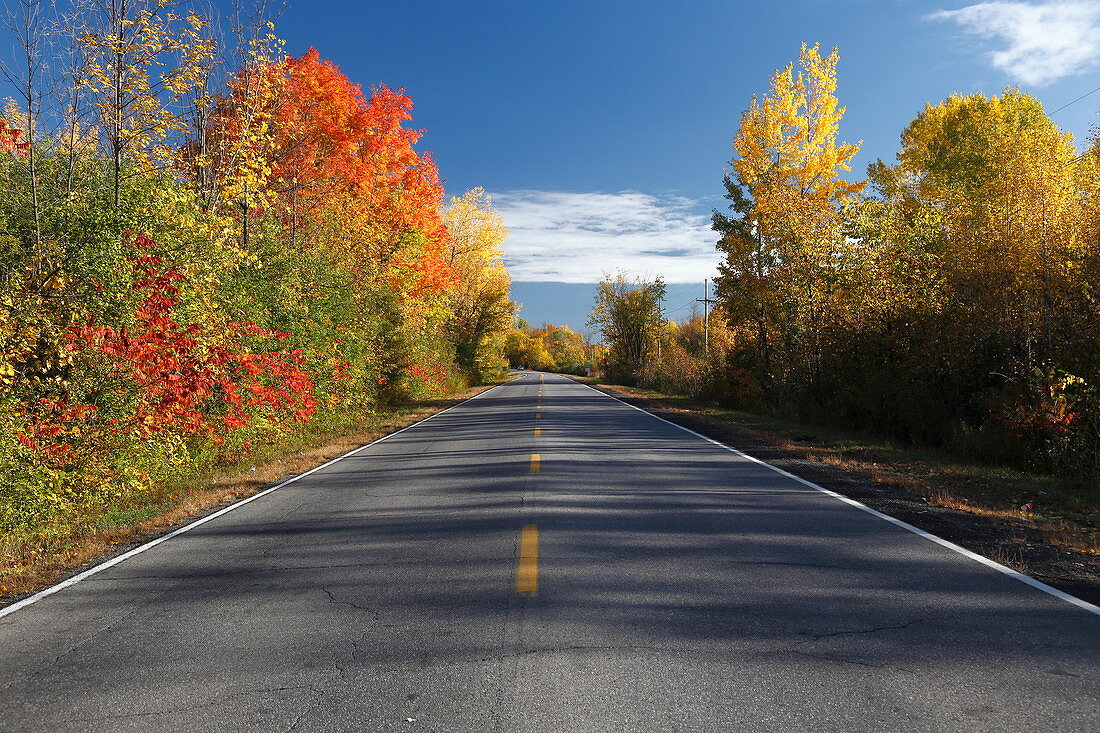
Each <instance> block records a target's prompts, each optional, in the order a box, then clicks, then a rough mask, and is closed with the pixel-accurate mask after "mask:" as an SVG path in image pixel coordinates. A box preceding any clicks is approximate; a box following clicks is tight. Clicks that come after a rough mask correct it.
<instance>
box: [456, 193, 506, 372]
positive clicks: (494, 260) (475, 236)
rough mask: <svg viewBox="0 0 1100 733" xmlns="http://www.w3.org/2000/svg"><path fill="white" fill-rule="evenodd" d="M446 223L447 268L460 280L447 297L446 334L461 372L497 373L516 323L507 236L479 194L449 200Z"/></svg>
mask: <svg viewBox="0 0 1100 733" xmlns="http://www.w3.org/2000/svg"><path fill="white" fill-rule="evenodd" d="M443 222H444V224H445V225H446V226H447V229H448V231H449V233H450V245H449V248H450V253H449V256H448V263H449V264H450V266H451V267H452V268H454V270H455V272H456V274H457V276H458V278H460V280H459V284H458V285H457V287H455V288H454V289H453V290H451V291H449V292H448V293H447V295H446V298H447V309H448V311H449V316H448V319H447V324H446V329H447V334H448V337H449V338H450V340H451V343H453V344H454V347H455V355H456V358H457V361H458V364H459V366H460V367H462V368H463V369H465V370H466V371H467V372H469V373H471V374H474V375H478V376H480V375H482V374H483V373H485V372H488V371H490V370H492V369H495V368H499V363H495V362H499V359H500V351H501V346H502V343H503V339H504V336H505V334H506V333H507V332H508V330H509V327H510V326H511V325H512V321H513V319H514V313H515V303H513V302H512V301H511V298H510V294H509V286H510V284H511V281H510V279H509V277H508V270H507V269H506V268H505V267H504V259H503V258H504V252H503V250H502V249H501V247H502V246H503V245H504V240H505V239H506V238H507V237H508V230H507V228H505V226H504V217H502V216H501V215H500V214H499V213H497V212H496V211H494V210H493V207H492V201H491V200H490V199H489V197H488V196H487V195H486V194H485V191H484V189H481V188H475V189H473V190H471V191H468V192H467V193H466V194H464V195H463V196H462V197H461V198H454V199H451V204H450V206H449V207H448V208H447V212H446V214H445V215H444V217H443Z"/></svg>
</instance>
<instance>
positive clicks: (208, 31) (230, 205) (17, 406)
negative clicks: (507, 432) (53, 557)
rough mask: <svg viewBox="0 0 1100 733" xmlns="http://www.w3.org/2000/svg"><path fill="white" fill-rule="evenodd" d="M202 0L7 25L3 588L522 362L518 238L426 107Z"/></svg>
mask: <svg viewBox="0 0 1100 733" xmlns="http://www.w3.org/2000/svg"><path fill="white" fill-rule="evenodd" d="M191 7H192V6H190V5H189V4H187V3H182V2H175V1H174V0H132V1H130V2H127V3H84V4H77V6H76V9H75V12H74V13H73V14H72V15H64V16H62V15H56V14H52V12H53V11H52V6H51V5H50V4H48V3H45V2H35V1H34V0H27V1H26V2H22V3H17V4H15V5H14V6H13V12H12V13H11V14H10V15H9V17H8V26H9V30H10V31H11V32H12V33H13V34H14V35H15V37H16V38H17V40H18V42H19V44H20V46H21V48H22V51H23V52H22V53H21V55H19V57H18V63H16V64H13V65H8V66H5V67H4V68H3V72H4V73H5V74H6V75H7V77H8V79H9V81H10V82H11V83H12V85H13V86H14V87H15V88H16V89H17V90H18V91H19V95H20V96H19V98H18V99H16V100H13V101H11V102H10V103H9V104H8V106H7V108H6V110H5V111H4V114H3V118H2V119H0V565H2V566H3V572H4V573H6V577H8V578H9V579H10V578H12V577H16V576H18V575H19V573H20V572H22V571H23V570H24V569H26V568H27V567H30V565H33V563H34V562H35V561H34V558H35V557H37V556H40V555H41V554H43V553H60V552H70V551H71V552H75V553H76V555H78V556H80V557H85V556H86V555H87V553H86V552H84V551H83V550H80V549H79V548H75V549H74V543H79V541H80V538H81V537H87V536H90V534H94V533H95V532H97V531H99V530H97V529H96V528H97V527H98V528H100V529H102V528H111V527H123V526H125V525H127V524H133V523H140V522H144V521H148V520H150V518H151V517H154V516H155V515H157V514H158V513H161V512H164V511H169V509H170V507H171V506H176V505H177V504H178V503H179V501H180V497H181V496H182V494H181V492H185V491H190V490H196V489H197V488H198V486H199V484H201V482H202V481H203V480H204V477H209V476H211V475H212V472H215V471H217V470H219V467H227V466H228V467H232V466H244V465H245V464H248V465H249V466H251V465H254V464H255V463H257V462H260V461H262V460H263V459H264V458H265V457H266V458H274V457H277V456H280V455H283V454H286V453H288V452H295V451H298V450H300V449H302V448H303V446H306V447H308V446H314V445H317V444H320V443H323V442H324V441H326V440H330V439H332V438H334V437H335V436H337V435H340V434H343V433H358V432H363V431H364V430H366V429H367V428H369V427H370V426H373V425H378V424H382V423H384V422H386V420H388V419H389V418H390V417H391V416H392V413H393V412H394V410H395V409H400V410H406V408H403V407H400V406H404V405H410V404H412V405H415V404H416V403H418V402H421V401H425V400H428V401H431V400H438V399H440V398H442V397H444V396H445V395H448V394H451V393H454V392H456V391H460V390H463V389H465V388H467V387H468V386H469V385H472V384H479V383H483V382H486V381H490V380H493V379H496V378H498V377H499V375H500V374H501V373H502V370H503V368H504V366H505V364H506V361H505V359H504V357H503V350H504V345H505V338H506V336H507V334H508V331H509V329H510V328H511V327H512V325H513V320H514V315H513V312H514V306H513V304H512V302H511V300H510V295H509V288H510V282H509V278H508V274H507V271H506V270H505V269H504V265H503V262H502V254H501V251H500V248H501V245H502V243H503V241H504V239H505V237H506V236H507V230H506V229H505V228H504V225H503V222H502V219H501V217H500V216H499V215H498V214H497V213H496V212H495V211H494V210H493V209H492V205H491V202H490V201H489V199H488V197H487V196H486V195H485V194H484V192H483V191H481V190H480V189H475V190H473V191H471V192H469V193H467V194H466V195H464V196H462V197H460V198H456V199H453V200H451V201H450V202H449V203H446V202H444V200H443V197H444V193H443V188H442V186H441V184H440V178H439V173H438V171H437V169H436V166H435V164H434V162H433V161H432V158H431V156H430V154H427V153H423V152H420V151H419V150H418V149H417V148H416V144H417V143H418V141H419V139H420V138H421V136H422V134H423V133H422V131H418V130H415V129H412V128H410V127H409V122H410V120H411V119H412V109H413V104H412V100H411V99H410V98H409V96H408V95H407V94H405V93H404V92H403V91H402V90H394V89H390V88H388V87H385V86H378V87H375V88H372V89H370V90H369V92H367V93H364V92H363V91H362V90H361V88H360V87H359V86H358V85H356V84H354V83H352V81H351V80H349V79H348V78H347V77H345V76H344V75H343V74H342V73H341V72H340V70H339V69H338V68H337V67H336V66H335V65H334V64H332V63H331V62H329V61H326V60H324V59H323V58H322V57H321V55H320V54H319V53H318V52H317V51H316V50H313V49H310V50H308V51H307V52H306V53H304V54H302V55H301V56H290V55H287V54H286V52H285V51H284V48H283V43H282V41H281V40H280V39H279V38H278V36H277V35H276V32H275V27H274V25H273V23H271V22H270V21H269V19H267V18H266V17H264V15H263V13H262V12H261V11H262V3H261V4H260V5H258V6H257V7H258V8H259V10H255V9H253V10H249V9H246V8H242V7H238V8H237V10H236V11H235V12H234V13H233V14H232V15H231V16H230V17H227V18H224V19H222V20H223V23H222V25H223V26H224V28H227V29H229V31H228V32H227V33H221V32H219V31H218V29H217V28H216V27H215V24H212V23H211V21H210V19H208V18H206V17H203V16H202V15H200V14H198V13H196V12H193V11H192V10H191ZM406 411H407V410H406ZM5 585H8V586H13V585H18V583H12V582H9V583H5ZM2 590H3V589H2V588H0V591H2Z"/></svg>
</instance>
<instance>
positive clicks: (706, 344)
mask: <svg viewBox="0 0 1100 733" xmlns="http://www.w3.org/2000/svg"><path fill="white" fill-rule="evenodd" d="M695 301H696V302H697V303H702V304H703V353H704V354H707V355H709V354H710V308H709V306H710V304H711V303H717V302H718V301H717V300H711V298H710V280H709V279H704V280H703V297H702V298H696V299H695Z"/></svg>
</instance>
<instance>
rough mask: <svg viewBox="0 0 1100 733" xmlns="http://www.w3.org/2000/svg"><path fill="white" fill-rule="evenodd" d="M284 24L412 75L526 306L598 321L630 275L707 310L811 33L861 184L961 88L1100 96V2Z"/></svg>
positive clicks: (333, 10) (359, 61)
mask: <svg viewBox="0 0 1100 733" xmlns="http://www.w3.org/2000/svg"><path fill="white" fill-rule="evenodd" d="M211 1H212V2H214V3H215V5H220V6H222V7H225V6H227V5H228V0H211ZM247 1H248V0H246V2H247ZM276 2H277V0H273V4H275V3H276ZM196 4H197V5H202V4H203V3H202V2H201V1H200V2H197V3H196ZM277 32H278V33H279V34H280V35H281V36H283V37H284V38H286V40H287V51H288V52H290V53H293V54H301V53H302V52H304V51H305V50H306V49H307V48H309V47H310V46H313V47H316V48H317V49H318V50H319V51H320V52H321V54H322V56H324V57H326V58H329V59H331V60H332V61H333V62H335V63H336V64H337V65H339V66H340V67H341V68H342V69H343V70H344V72H345V73H346V74H347V75H348V77H349V78H351V80H352V81H354V82H357V83H359V84H361V85H362V86H363V87H364V88H366V87H369V86H370V85H372V84H376V83H385V84H388V85H390V86H392V87H405V88H406V89H407V90H408V92H409V93H410V94H411V95H412V97H413V100H414V102H415V104H416V110H415V120H414V126H416V127H420V128H424V129H425V130H426V131H427V133H426V135H425V136H424V138H423V140H422V142H421V146H420V147H421V149H424V150H431V151H432V152H433V153H434V154H435V156H436V160H437V162H438V163H439V166H440V169H441V172H442V175H443V177H444V179H445V181H446V185H447V190H448V193H449V194H450V195H461V194H462V193H463V192H464V191H466V190H468V189H469V188H472V187H475V186H481V187H484V188H485V189H486V190H488V191H489V192H490V193H491V194H492V195H493V200H494V202H495V204H496V206H497V208H498V210H499V211H501V213H503V214H504V217H505V220H506V222H507V224H508V226H509V228H510V229H511V232H512V235H511V237H510V239H509V241H508V244H507V246H506V261H507V262H508V265H509V268H510V270H511V272H512V276H513V281H514V289H513V293H514V296H515V299H516V300H518V301H520V302H522V303H523V313H522V315H523V316H524V317H525V318H527V319H528V320H529V321H531V322H532V323H535V324H538V323H541V322H543V321H550V322H554V323H561V324H566V325H569V326H571V327H573V328H575V329H577V330H585V329H584V324H585V320H586V316H587V312H588V310H589V307H590V304H591V294H592V290H593V287H592V286H593V284H594V283H595V282H596V281H597V280H599V279H600V277H601V276H602V275H603V274H604V273H605V272H610V271H614V270H616V269H620V268H622V269H626V270H629V271H631V272H634V273H636V274H638V275H641V276H643V277H653V276H657V275H660V276H663V277H664V278H665V279H666V281H667V282H668V283H669V285H670V287H669V292H670V294H671V297H670V299H669V303H668V310H669V314H670V315H671V316H673V317H676V318H679V317H683V316H685V315H687V314H688V313H689V312H690V304H691V303H692V298H694V297H699V296H701V295H702V282H701V281H702V280H703V278H706V277H711V276H713V274H714V272H715V266H716V264H717V261H718V256H717V253H716V252H715V250H714V239H715V236H714V234H713V232H711V231H710V228H709V218H710V211H711V210H712V209H713V208H715V207H723V206H724V203H725V202H724V201H723V200H722V198H721V194H722V186H721V179H722V174H723V171H724V170H725V169H726V167H727V163H728V161H729V158H730V156H731V145H732V138H733V135H734V132H735V131H736V129H737V125H738V120H739V117H740V115H741V112H742V111H743V110H744V109H745V108H746V107H747V106H748V105H749V103H750V100H751V98H752V95H753V94H757V93H763V92H765V91H766V90H767V88H768V83H769V77H770V75H771V74H772V73H773V71H774V70H775V69H776V68H779V67H782V66H785V65H786V64H787V63H789V62H790V61H792V60H794V59H795V58H796V57H797V56H798V52H799V46H800V44H801V43H802V42H808V43H815V42H819V43H820V44H821V45H822V47H823V48H824V49H825V50H828V49H830V48H832V47H833V46H837V47H839V49H840V54H841V63H840V68H839V89H838V94H839V97H840V99H841V102H842V104H843V105H845V106H846V107H847V110H848V111H847V115H846V117H845V119H844V122H843V123H842V126H841V137H842V139H843V140H845V141H848V142H856V141H860V140H862V141H863V147H862V151H861V152H860V154H859V156H858V157H857V158H856V160H855V164H854V171H853V173H852V174H851V175H852V176H856V177H858V176H862V174H863V171H864V170H865V168H866V166H867V164H868V163H869V162H872V161H874V160H875V159H876V158H883V159H885V160H887V161H890V160H892V159H893V156H894V154H895V152H896V150H897V146H898V141H899V136H900V133H901V131H902V130H903V128H904V127H905V126H906V124H907V123H909V122H910V121H911V120H912V119H913V118H914V117H915V116H916V115H917V114H918V113H919V112H920V110H921V108H922V107H923V106H924V104H925V103H927V102H937V101H939V100H942V99H943V98H945V97H946V96H948V95H949V94H951V93H952V92H961V93H969V92H975V91H978V92H984V93H987V94H996V93H999V92H1000V91H1001V90H1003V89H1004V88H1005V87H1006V86H1009V85H1019V86H1020V87H1021V88H1022V89H1023V90H1025V91H1028V92H1031V93H1034V94H1036V95H1037V96H1038V97H1039V98H1040V99H1042V100H1043V102H1044V103H1045V104H1046V105H1047V109H1048V110H1058V108H1060V107H1062V106H1063V105H1066V104H1068V103H1071V102H1073V101H1074V100H1075V99H1076V98H1078V97H1080V96H1082V95H1085V94H1087V93H1088V92H1090V91H1093V90H1096V89H1097V87H1100V0H996V1H992V2H973V0H971V1H970V2H967V1H965V0H964V1H960V0H786V1H784V0H773V2H770V3H762V2H749V1H748V0H678V1H677V2H656V1H653V0H583V1H579V0H469V1H468V2H463V3H459V2H454V0H387V1H386V2H353V1H349V0H289V3H288V5H287V7H286V9H285V10H284V11H283V13H282V15H281V17H280V18H279V19H278V22H277ZM1098 110H1100V91H1096V93H1094V94H1092V95H1091V96H1088V97H1086V98H1085V99H1082V100H1081V101H1078V102H1075V103H1073V104H1070V106H1068V107H1066V108H1065V109H1062V110H1059V111H1056V112H1054V118H1055V120H1056V122H1057V123H1058V124H1060V125H1061V126H1062V127H1063V128H1065V129H1067V130H1069V131H1071V132H1072V133H1074V135H1075V136H1077V138H1078V139H1079V140H1083V139H1084V138H1085V137H1086V136H1087V134H1088V131H1089V130H1090V129H1091V128H1093V127H1095V126H1096V125H1097V124H1098V123H1100V116H1098ZM563 283H567V284H568V286H567V285H565V284H563Z"/></svg>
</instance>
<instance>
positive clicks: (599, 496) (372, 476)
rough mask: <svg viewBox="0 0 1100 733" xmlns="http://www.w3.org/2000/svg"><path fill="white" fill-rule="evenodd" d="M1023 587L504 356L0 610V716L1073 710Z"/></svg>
mask: <svg viewBox="0 0 1100 733" xmlns="http://www.w3.org/2000/svg"><path fill="white" fill-rule="evenodd" d="M101 567H102V566H101ZM78 577H80V576H78ZM1026 581H1030V579H1026V578H1022V577H1014V576H1012V575H1009V574H1006V573H1005V572H1004V571H1003V569H998V568H997V567H991V566H990V564H988V563H983V562H981V561H978V560H976V559H975V558H974V557H972V556H968V555H967V554H964V553H963V552H960V551H958V549H957V548H954V547H953V546H949V545H948V544H947V543H942V542H937V541H935V538H930V537H928V536H922V535H921V534H918V533H915V532H913V531H910V530H909V529H907V528H906V527H905V526H899V524H898V523H894V522H891V521H889V519H888V518H885V517H883V516H882V515H877V514H875V513H871V512H869V511H866V510H864V509H862V508H860V507H859V506H857V505H854V504H853V503H851V502H846V501H845V500H843V499H842V498H839V497H837V496H836V495H832V494H830V493H828V492H824V491H823V490H821V489H819V488H817V487H814V486H813V485H811V484H807V483H805V482H801V481H799V480H797V479H795V478H793V477H790V476H788V475H785V474H783V473H782V472H779V471H777V470H774V469H772V468H770V467H768V466H767V465H765V464H762V463H760V462H758V461H755V460H753V459H750V458H748V457H746V456H743V455H741V454H739V453H737V452H735V451H731V450H730V449H727V448H725V447H724V446H721V445H719V444H717V443H714V442H712V441H709V440H707V439H704V438H701V437H700V436H698V435H695V434H693V433H691V432H690V431H686V430H684V429H682V428H679V427H676V426H674V425H672V424H670V423H667V422H665V421H663V420H661V419H659V418H655V417H654V416H652V415H649V414H647V413H645V412H642V411H640V410H638V409H636V408H633V407H630V406H628V405H626V404H624V403H622V402H619V401H617V400H615V399H613V398H611V397H608V396H606V395H603V394H602V393H599V392H597V391H595V390H593V389H591V388H589V387H587V386H584V385H582V384H578V383H576V382H574V381H572V380H569V379H567V378H565V377H561V376H555V375H548V374H547V375H542V374H538V373H524V374H523V375H522V376H520V377H519V378H518V379H516V380H515V381H512V382H510V383H507V384H504V385H502V386H499V387H496V388H494V389H491V390H489V391H487V392H485V393H483V394H481V395H479V396H478V397H476V398H474V399H472V400H469V401H467V402H464V403H462V404H460V405H457V406H455V407H453V408H451V409H449V410H446V411H444V412H442V413H439V414H438V415H436V416H434V417H432V418H430V419H428V420H426V421H424V422H421V423H418V424H416V425H413V426H412V427H410V428H407V429H405V430H402V431H399V432H398V433H396V434H394V435H392V436H389V437H388V438H385V439H383V440H381V441H377V442H375V443H372V444H371V445H369V446H367V447H365V448H362V449H359V450H358V451H353V452H352V453H350V454H348V455H347V456H344V457H343V458H341V459H338V460H336V461H334V462H332V463H330V464H327V465H326V466H325V467H323V468H321V469H319V470H315V471H313V472H310V473H308V474H304V475H302V476H300V477H298V478H297V479H295V480H293V481H291V482H288V483H286V484H284V485H282V486H281V487H279V488H278V489H277V490H274V491H269V492H267V493H265V494H263V495H261V496H259V497H258V498H255V499H254V500H249V501H246V502H242V503H240V504H238V505H236V506H235V508H232V509H231V510H229V511H225V512H222V513H219V514H218V515H216V516H214V517H213V518H208V519H207V520H202V521H200V523H196V524H194V525H191V528H190V529H189V530H187V531H184V532H180V533H177V534H175V535H173V536H170V537H168V538H167V539H166V540H164V541H159V542H157V543H156V544H153V545H151V546H150V545H146V546H143V547H142V548H138V551H136V552H134V553H132V554H131V555H130V556H128V557H125V559H123V560H122V561H120V562H117V563H115V564H113V565H110V566H109V567H106V568H105V569H102V570H101V571H98V572H93V573H90V574H86V575H85V576H84V577H82V578H81V579H80V580H79V581H78V582H70V583H69V584H68V585H67V586H66V587H63V588H61V589H60V590H57V591H56V592H53V593H51V594H49V595H43V596H40V597H37V598H36V599H35V598H32V599H31V601H32V602H30V603H25V604H22V605H21V606H20V607H14V606H13V607H9V608H7V609H4V610H3V611H0V613H2V614H3V616H2V617H0V668H2V676H0V680H2V682H0V684H2V685H3V692H2V694H0V700H2V702H3V705H2V712H0V730H5V731H86V730H96V731H179V730H201V731H287V730H295V731H478V732H480V731H539V732H540V733H547V732H549V733H554V732H557V731H901V730H904V731H1044V732H1045V733H1049V732H1051V731H1095V730H1097V729H1100V683H1098V679H1100V674H1098V672H1100V669H1098V664H1097V662H1098V650H1100V616H1098V615H1097V609H1096V608H1095V607H1092V606H1090V605H1089V604H1087V603H1083V602H1080V601H1076V599H1072V598H1069V597H1065V596H1059V595H1057V592H1056V591H1055V592H1053V593H1052V592H1049V591H1048V590H1047V589H1045V588H1044V587H1042V586H1041V584H1035V583H1033V584H1031V585H1029V584H1028V582H1026Z"/></svg>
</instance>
